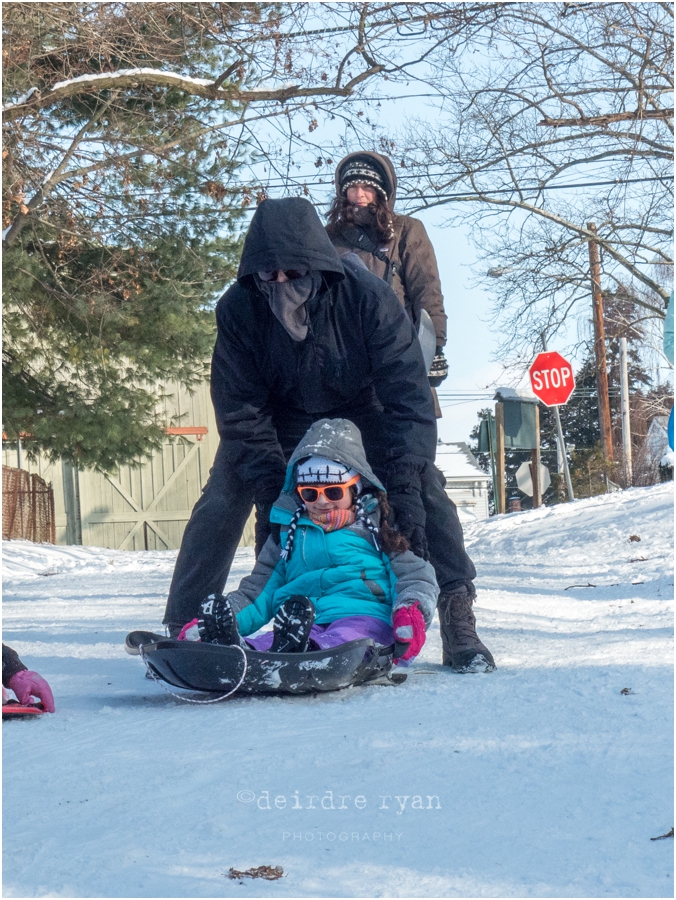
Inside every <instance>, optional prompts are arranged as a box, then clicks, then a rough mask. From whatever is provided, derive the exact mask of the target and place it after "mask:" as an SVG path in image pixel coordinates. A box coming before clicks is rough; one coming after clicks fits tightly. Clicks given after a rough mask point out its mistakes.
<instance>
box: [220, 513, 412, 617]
mask: <svg viewBox="0 0 676 900" xmlns="http://www.w3.org/2000/svg"><path fill="white" fill-rule="evenodd" d="M270 521H272V522H278V523H280V524H281V525H282V544H283V543H284V541H285V539H286V530H285V529H284V525H287V526H288V524H289V522H290V521H291V513H290V512H289V511H288V510H286V509H281V508H280V507H278V506H275V507H274V508H273V511H272V515H271V516H270ZM395 580H396V579H395V576H394V575H393V572H392V568H391V566H390V562H389V559H388V557H387V556H386V555H385V554H384V553H381V552H380V551H379V550H377V549H376V547H375V545H374V543H373V541H372V540H371V538H370V535H369V532H368V531H366V530H365V529H363V527H354V526H350V527H347V528H340V529H339V530H338V531H330V532H325V531H324V530H323V529H322V528H321V527H320V526H319V525H315V523H314V522H312V520H311V519H310V518H309V516H306V515H302V516H301V517H300V519H299V520H298V525H297V527H296V533H295V538H294V544H293V552H292V553H291V557H290V559H289V560H288V561H285V560H280V561H279V562H278V563H277V565H276V566H275V569H274V571H273V573H272V575H271V576H270V578H269V580H268V582H267V584H266V585H265V587H264V589H263V591H262V592H261V593H260V594H259V596H258V597H257V598H256V600H255V601H254V602H253V603H252V604H251V605H250V606H247V607H245V608H244V609H243V610H241V611H240V612H239V613H238V614H237V625H238V627H239V630H240V633H241V634H243V635H247V634H253V632H254V631H258V629H259V628H261V627H262V626H263V625H265V624H267V623H268V622H269V621H270V619H272V617H273V616H274V615H275V613H276V612H277V610H278V609H279V607H280V606H281V605H282V603H283V602H284V601H285V600H286V599H287V598H288V597H291V596H293V595H294V594H302V595H303V596H304V597H309V598H310V600H312V602H313V604H314V606H315V610H316V618H315V622H316V623H317V624H318V625H327V624H328V623H329V622H334V621H335V620H336V619H343V618H345V617H346V616H374V617H375V618H377V619H382V620H383V621H385V622H387V623H388V624H389V623H390V622H391V620H392V602H393V599H394V596H395V592H394V583H395Z"/></svg>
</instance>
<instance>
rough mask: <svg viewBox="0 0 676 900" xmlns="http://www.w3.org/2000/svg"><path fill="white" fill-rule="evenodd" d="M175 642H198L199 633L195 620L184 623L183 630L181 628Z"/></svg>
mask: <svg viewBox="0 0 676 900" xmlns="http://www.w3.org/2000/svg"><path fill="white" fill-rule="evenodd" d="M176 640H177V641H199V640H201V638H200V633H199V629H198V627H197V619H191V621H190V622H186V623H185V625H184V626H183V628H181V630H180V632H179V635H178V637H177V638H176Z"/></svg>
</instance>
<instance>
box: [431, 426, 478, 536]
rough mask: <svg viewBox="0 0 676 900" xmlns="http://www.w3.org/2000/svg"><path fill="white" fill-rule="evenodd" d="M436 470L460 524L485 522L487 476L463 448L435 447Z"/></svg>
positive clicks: (457, 444)
mask: <svg viewBox="0 0 676 900" xmlns="http://www.w3.org/2000/svg"><path fill="white" fill-rule="evenodd" d="M436 464H437V468H438V469H441V471H442V472H443V473H444V475H445V476H446V493H447V494H448V496H449V497H450V498H451V500H452V501H453V502H454V503H455V505H456V506H457V507H458V516H459V518H460V521H461V522H462V523H463V524H469V523H470V522H476V521H479V520H481V519H487V518H488V516H489V510H488V488H489V485H490V483H491V476H490V475H488V474H486V472H484V471H483V469H482V468H481V467H480V466H479V463H478V462H477V460H476V457H475V456H474V454H473V453H472V451H471V450H470V449H469V447H468V446H467V444H465V443H464V442H462V441H459V442H458V443H451V444H444V443H442V442H441V441H439V443H438V444H437V458H436Z"/></svg>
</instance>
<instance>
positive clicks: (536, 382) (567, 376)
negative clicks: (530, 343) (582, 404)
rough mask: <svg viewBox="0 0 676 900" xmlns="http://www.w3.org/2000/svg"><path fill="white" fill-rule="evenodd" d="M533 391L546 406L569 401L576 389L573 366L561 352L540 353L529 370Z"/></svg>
mask: <svg viewBox="0 0 676 900" xmlns="http://www.w3.org/2000/svg"><path fill="white" fill-rule="evenodd" d="M528 372H529V374H530V384H531V388H532V389H533V393H534V394H535V396H536V397H538V398H539V399H540V400H542V402H543V403H544V404H545V406H561V405H562V404H564V403H568V401H569V400H570V395H571V394H572V393H573V390H574V389H575V376H574V375H573V367H572V366H571V364H570V363H569V362H568V361H567V360H565V359H564V358H563V357H562V356H561V354H560V353H557V352H556V351H552V352H551V353H538V355H537V356H536V357H535V362H534V363H533V365H532V366H531V367H530V369H529V370H528Z"/></svg>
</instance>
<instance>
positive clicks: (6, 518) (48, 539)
mask: <svg viewBox="0 0 676 900" xmlns="http://www.w3.org/2000/svg"><path fill="white" fill-rule="evenodd" d="M11 538H14V539H23V540H27V541H34V542H35V543H47V544H55V543H56V523H55V517H54V491H53V490H52V486H51V485H49V484H47V482H46V481H44V480H43V479H42V478H40V476H39V475H32V474H31V473H30V472H26V471H25V470H24V469H14V468H12V467H11V466H3V467H2V539H3V540H9V539H11Z"/></svg>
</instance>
